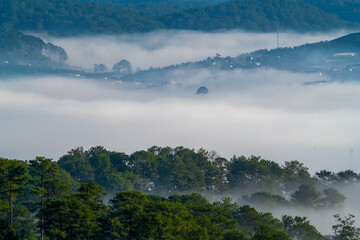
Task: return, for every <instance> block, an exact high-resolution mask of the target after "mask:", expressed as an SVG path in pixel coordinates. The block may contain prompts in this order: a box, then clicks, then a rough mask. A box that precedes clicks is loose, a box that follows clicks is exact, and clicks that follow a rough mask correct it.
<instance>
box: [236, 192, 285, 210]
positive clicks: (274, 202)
mask: <svg viewBox="0 0 360 240" xmlns="http://www.w3.org/2000/svg"><path fill="white" fill-rule="evenodd" d="M243 200H244V201H245V202H246V203H247V204H250V205H252V206H266V207H268V208H276V207H284V206H289V205H290V202H289V201H287V200H286V199H285V198H283V197H282V196H279V195H272V194H270V193H266V192H256V193H253V194H251V196H243Z"/></svg>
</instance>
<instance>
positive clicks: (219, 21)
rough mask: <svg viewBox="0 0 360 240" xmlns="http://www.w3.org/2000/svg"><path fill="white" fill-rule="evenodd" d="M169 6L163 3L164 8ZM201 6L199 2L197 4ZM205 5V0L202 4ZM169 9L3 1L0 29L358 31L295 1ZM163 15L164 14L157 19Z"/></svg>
mask: <svg viewBox="0 0 360 240" xmlns="http://www.w3.org/2000/svg"><path fill="white" fill-rule="evenodd" d="M167 1H168V2H173V1H172V0H166V1H165V2H167ZM201 1H203V0H201ZM204 1H205V0H204ZM176 10H177V12H174V11H175V9H174V6H173V5H170V4H168V5H166V4H165V5H164V4H163V5H161V4H155V3H151V4H145V5H141V6H140V5H137V6H134V5H132V6H124V5H121V4H120V5H119V4H115V5H114V4H100V3H96V2H80V1H77V0H36V1H33V0H2V1H1V2H0V27H6V28H14V29H18V30H31V31H46V32H48V33H50V34H61V35H77V34H93V33H106V34H114V33H124V32H127V33H130V32H146V31H151V30H155V29H171V28H175V29H196V30H221V29H233V28H242V29H246V30H250V31H265V32H266V31H274V30H275V29H276V25H277V24H279V26H280V28H281V29H282V30H285V29H287V30H294V31H322V30H330V29H334V28H343V27H359V26H360V25H359V24H353V23H350V22H346V21H343V20H341V19H340V18H339V17H338V16H336V15H332V14H329V13H325V12H324V11H321V10H319V9H318V8H316V7H314V6H312V5H310V4H308V3H305V2H302V1H295V0H236V1H231V2H224V3H220V4H213V5H208V6H206V7H192V8H188V9H184V8H181V7H177V9H176ZM162 13H166V14H162Z"/></svg>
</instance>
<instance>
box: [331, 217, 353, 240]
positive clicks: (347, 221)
mask: <svg viewBox="0 0 360 240" xmlns="http://www.w3.org/2000/svg"><path fill="white" fill-rule="evenodd" d="M354 217H355V216H354V215H352V214H349V215H348V216H345V218H341V217H340V215H339V214H335V215H334V218H335V220H336V221H337V224H335V225H333V226H332V229H333V230H334V239H335V240H345V239H348V240H358V239H360V229H359V228H357V227H355V226H353V225H354V223H355V220H354Z"/></svg>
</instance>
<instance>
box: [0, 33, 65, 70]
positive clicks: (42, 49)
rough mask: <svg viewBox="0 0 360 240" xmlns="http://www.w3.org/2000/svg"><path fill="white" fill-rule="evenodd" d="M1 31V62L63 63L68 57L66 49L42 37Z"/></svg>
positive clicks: (22, 63) (26, 63)
mask: <svg viewBox="0 0 360 240" xmlns="http://www.w3.org/2000/svg"><path fill="white" fill-rule="evenodd" d="M0 31H1V34H0V56H1V57H0V64H9V63H10V64H21V65H29V64H31V65H38V64H41V65H44V64H45V65H50V64H62V63H64V62H65V61H66V60H67V58H68V57H67V54H66V52H65V51H64V49H62V48H60V47H58V46H55V45H53V44H51V43H45V42H44V41H43V40H41V39H40V38H37V37H34V36H29V35H25V34H23V33H21V32H18V31H14V30H5V29H0Z"/></svg>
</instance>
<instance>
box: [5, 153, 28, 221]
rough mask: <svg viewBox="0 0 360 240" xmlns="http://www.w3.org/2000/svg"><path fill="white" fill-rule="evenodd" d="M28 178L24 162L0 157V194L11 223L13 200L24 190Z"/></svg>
mask: <svg viewBox="0 0 360 240" xmlns="http://www.w3.org/2000/svg"><path fill="white" fill-rule="evenodd" d="M27 180H28V168H27V165H26V163H25V162H22V161H19V160H9V159H6V158H0V194H1V196H2V197H4V198H5V199H6V200H7V202H8V206H7V209H8V220H9V224H10V226H11V225H12V224H13V220H14V218H13V209H14V206H13V202H14V201H15V200H16V198H17V196H19V195H21V194H22V193H23V191H24V185H25V183H26V182H27Z"/></svg>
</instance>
